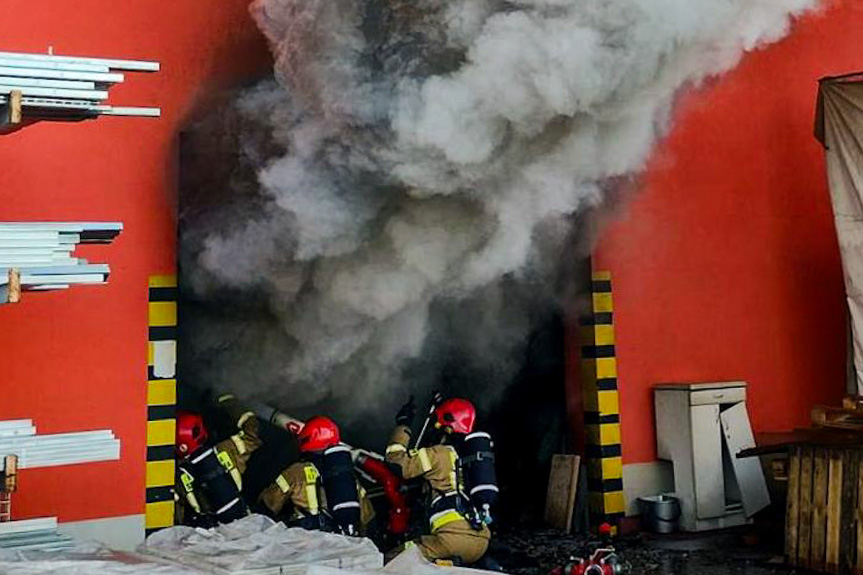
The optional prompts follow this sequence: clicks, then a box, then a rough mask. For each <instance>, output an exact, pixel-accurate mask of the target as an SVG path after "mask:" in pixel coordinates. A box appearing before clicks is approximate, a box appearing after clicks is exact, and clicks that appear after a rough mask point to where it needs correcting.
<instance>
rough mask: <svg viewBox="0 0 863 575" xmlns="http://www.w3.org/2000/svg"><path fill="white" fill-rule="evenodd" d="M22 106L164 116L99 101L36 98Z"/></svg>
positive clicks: (1, 100)
mask: <svg viewBox="0 0 863 575" xmlns="http://www.w3.org/2000/svg"><path fill="white" fill-rule="evenodd" d="M6 99H7V98H6V96H5V95H3V94H0V104H4V103H6ZM21 105H22V106H24V107H25V108H44V109H57V110H70V111H80V112H92V113H95V114H99V115H102V116H137V117H143V118H158V117H160V116H161V115H162V110H161V109H160V108H150V107H141V106H109V105H106V104H100V103H98V102H97V101H88V100H70V99H63V98H35V97H26V96H25V97H23V98H22V99H21Z"/></svg>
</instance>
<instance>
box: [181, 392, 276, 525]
mask: <svg viewBox="0 0 863 575" xmlns="http://www.w3.org/2000/svg"><path fill="white" fill-rule="evenodd" d="M219 403H220V404H221V405H222V407H224V408H225V409H226V411H227V412H228V413H229V415H231V417H232V419H233V420H234V421H235V422H236V425H237V429H238V431H237V433H235V434H234V435H232V436H230V437H229V438H228V439H226V440H224V441H221V442H219V443H217V444H216V445H211V444H209V443H208V439H209V435H208V433H207V428H206V426H205V425H204V419H203V417H201V415H200V414H198V413H194V412H191V411H184V410H179V411H178V412H177V437H176V449H177V454H178V459H179V465H178V485H177V487H176V490H175V493H177V496H176V497H177V498H178V499H180V501H179V502H180V505H178V506H177V513H178V518H177V519H178V521H177V522H178V523H185V524H190V525H197V526H204V527H210V526H212V525H213V524H215V523H229V522H231V521H234V520H236V519H239V518H241V517H245V516H246V515H248V513H249V509H248V507H247V505H246V503H245V501H243V498H242V496H241V492H242V489H243V478H242V475H243V473H244V472H245V471H246V466H247V464H248V461H249V457H251V455H252V453H253V452H254V451H255V450H256V449H258V448H259V447H260V446H261V445H262V442H261V439H260V438H259V437H258V420H257V418H256V417H255V414H254V413H252V412H251V411H244V410H243V409H242V408H241V407H240V406H239V404H238V403H237V401H236V400H235V399H234V396H233V395H224V396H222V397H220V398H219ZM181 496H182V498H181ZM189 511H191V513H189Z"/></svg>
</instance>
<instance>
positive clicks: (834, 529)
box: [825, 450, 843, 573]
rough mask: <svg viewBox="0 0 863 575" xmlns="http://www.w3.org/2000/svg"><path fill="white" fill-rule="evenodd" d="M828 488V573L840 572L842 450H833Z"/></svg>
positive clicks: (826, 564)
mask: <svg viewBox="0 0 863 575" xmlns="http://www.w3.org/2000/svg"><path fill="white" fill-rule="evenodd" d="M829 457H830V463H829V465H830V472H829V477H830V478H829V485H828V488H827V548H826V560H825V566H826V569H827V572H828V573H839V537H840V534H841V529H840V521H841V519H842V474H843V467H842V452H841V451H836V450H831V451H830V453H829Z"/></svg>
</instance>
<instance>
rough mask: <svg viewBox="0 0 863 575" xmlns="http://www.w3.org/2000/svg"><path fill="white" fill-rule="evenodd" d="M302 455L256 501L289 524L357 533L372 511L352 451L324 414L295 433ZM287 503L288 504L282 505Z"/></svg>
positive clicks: (312, 528) (311, 420) (314, 418)
mask: <svg viewBox="0 0 863 575" xmlns="http://www.w3.org/2000/svg"><path fill="white" fill-rule="evenodd" d="M297 441H298V443H299V446H300V453H301V459H300V461H297V462H296V463H294V464H292V465H290V466H289V467H288V468H287V469H285V470H284V471H282V473H280V474H279V476H278V477H276V480H275V482H274V483H273V484H272V485H270V486H269V487H267V488H266V489H264V491H263V492H262V493H261V495H260V498H259V501H260V503H261V504H262V505H263V506H264V507H265V508H266V510H268V511H269V514H271V515H272V516H274V517H279V516H282V517H286V521H285V523H286V524H287V525H289V526H296V527H303V528H305V529H309V530H324V531H336V532H339V533H342V534H344V535H359V534H360V533H361V531H362V530H363V526H364V525H366V524H367V523H368V522H369V520H370V519H371V515H373V511H371V506H370V504H369V503H368V502H367V501H366V500H365V497H364V495H365V494H364V492H363V490H362V488H361V487H360V486H359V485H358V484H357V480H356V477H355V476H354V466H353V460H352V458H351V450H350V448H349V447H348V446H347V445H344V444H343V443H341V437H340V433H339V428H338V426H337V425H336V424H335V422H334V421H333V420H331V419H330V418H328V417H323V416H317V417H313V418H311V419H309V420H308V421H307V422H306V423H305V425H304V426H303V428H302V429H301V430H300V432H299V434H298V435H297ZM289 503H290V507H289V508H286V505H287V504H289Z"/></svg>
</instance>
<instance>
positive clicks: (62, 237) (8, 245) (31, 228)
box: [0, 222, 123, 301]
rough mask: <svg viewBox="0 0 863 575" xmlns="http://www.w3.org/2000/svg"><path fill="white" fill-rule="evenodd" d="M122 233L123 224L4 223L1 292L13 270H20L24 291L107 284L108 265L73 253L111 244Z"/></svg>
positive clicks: (0, 252) (1, 230) (0, 227)
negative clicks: (87, 246) (89, 246)
mask: <svg viewBox="0 0 863 575" xmlns="http://www.w3.org/2000/svg"><path fill="white" fill-rule="evenodd" d="M122 229H123V224H122V223H119V222H27V223H5V222H0V288H3V287H4V286H5V285H6V284H7V283H8V281H9V273H8V270H10V269H16V270H18V272H19V273H20V277H21V287H22V289H24V290H30V291H44V290H56V289H65V288H68V287H69V286H71V285H73V284H104V283H106V282H107V281H108V274H109V273H110V271H111V270H110V268H109V267H108V265H107V264H91V263H88V262H87V260H85V259H82V258H78V257H74V253H73V252H74V251H75V248H77V247H78V244H107V243H110V242H111V241H112V240H113V239H114V238H115V237H117V235H118V234H119V233H120V232H121V231H122ZM0 300H2V298H0ZM3 301H5V300H3Z"/></svg>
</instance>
